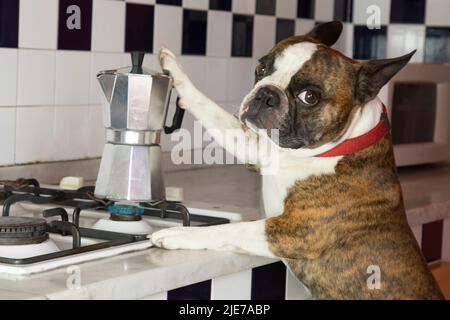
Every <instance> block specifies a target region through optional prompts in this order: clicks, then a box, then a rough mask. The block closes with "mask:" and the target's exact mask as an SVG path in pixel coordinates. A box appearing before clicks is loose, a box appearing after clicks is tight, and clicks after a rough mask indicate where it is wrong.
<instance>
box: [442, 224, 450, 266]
mask: <svg viewBox="0 0 450 320" xmlns="http://www.w3.org/2000/svg"><path fill="white" fill-rule="evenodd" d="M442 260H445V261H450V219H446V220H444V233H443V235H442Z"/></svg>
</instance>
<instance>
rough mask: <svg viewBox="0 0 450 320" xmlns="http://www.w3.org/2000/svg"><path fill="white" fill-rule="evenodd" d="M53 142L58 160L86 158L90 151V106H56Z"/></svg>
mask: <svg viewBox="0 0 450 320" xmlns="http://www.w3.org/2000/svg"><path fill="white" fill-rule="evenodd" d="M53 140H54V143H55V149H56V155H55V157H56V159H57V160H73V159H83V158H86V157H87V156H88V150H89V106H71V107H66V106H56V107H55V127H54V136H53Z"/></svg>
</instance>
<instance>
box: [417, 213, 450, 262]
mask: <svg viewBox="0 0 450 320" xmlns="http://www.w3.org/2000/svg"><path fill="white" fill-rule="evenodd" d="M443 230H444V221H443V220H439V221H435V222H431V223H427V224H424V225H423V226H422V246H421V247H422V252H423V255H424V256H425V259H426V260H427V262H432V261H437V260H440V259H441V257H442V236H443Z"/></svg>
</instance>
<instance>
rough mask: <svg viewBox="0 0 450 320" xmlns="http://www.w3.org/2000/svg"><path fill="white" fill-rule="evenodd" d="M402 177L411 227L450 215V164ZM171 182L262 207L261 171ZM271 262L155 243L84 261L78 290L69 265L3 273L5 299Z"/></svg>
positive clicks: (193, 279) (210, 173) (121, 288)
mask: <svg viewBox="0 0 450 320" xmlns="http://www.w3.org/2000/svg"><path fill="white" fill-rule="evenodd" d="M400 176H401V181H402V187H403V190H404V194H405V203H406V207H407V213H408V220H409V221H410V224H411V225H412V226H415V225H419V224H423V223H426V222H431V221H434V220H437V219H442V218H445V217H450V167H449V166H443V167H436V166H433V167H422V168H421V169H420V171H417V170H410V169H405V170H400ZM192 181H195V182H196V183H195V184H193V183H192ZM218 181H220V183H218ZM166 182H167V183H166V184H167V185H168V186H181V187H184V188H185V197H186V199H187V200H189V201H200V200H201V201H202V202H208V203H210V204H217V205H223V204H226V205H230V206H232V207H238V208H242V211H243V212H246V213H248V215H249V216H252V217H255V216H257V215H258V213H259V212H260V209H261V206H260V203H261V202H260V196H259V194H260V193H259V188H260V182H259V178H258V176H257V175H256V174H254V173H250V172H248V171H246V170H245V169H244V168H242V167H239V166H235V167H227V168H221V167H212V168H208V169H197V170H189V171H178V172H172V173H168V174H167V175H166ZM271 262H274V260H271V259H266V258H259V257H253V256H247V255H243V254H234V253H228V252H213V251H165V250H160V249H156V248H151V249H148V250H145V251H140V252H134V253H128V254H124V255H120V256H116V257H113V258H107V259H103V260H98V261H93V262H88V263H84V264H81V265H80V271H81V287H80V288H78V289H77V288H75V289H69V288H68V287H67V281H68V279H70V278H69V276H70V274H68V273H67V268H61V269H58V270H53V271H49V272H46V273H42V274H36V275H32V276H28V277H26V278H24V279H19V280H11V279H7V278H0V299H140V298H144V297H147V296H150V295H153V294H157V293H159V292H163V291H167V290H172V289H175V288H179V287H182V286H186V285H190V284H193V283H197V282H201V281H205V280H208V279H212V278H215V277H219V276H222V275H227V274H232V273H235V272H239V271H242V270H247V269H251V268H254V267H258V266H261V265H265V264H268V263H271Z"/></svg>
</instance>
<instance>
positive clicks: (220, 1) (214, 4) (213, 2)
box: [209, 0, 231, 11]
mask: <svg viewBox="0 0 450 320" xmlns="http://www.w3.org/2000/svg"><path fill="white" fill-rule="evenodd" d="M209 8H210V9H211V10H222V11H231V0H209Z"/></svg>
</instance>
